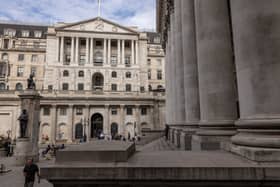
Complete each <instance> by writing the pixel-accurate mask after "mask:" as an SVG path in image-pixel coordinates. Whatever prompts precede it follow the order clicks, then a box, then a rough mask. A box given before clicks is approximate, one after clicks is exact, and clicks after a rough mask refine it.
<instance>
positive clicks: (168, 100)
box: [151, 30, 172, 125]
mask: <svg viewBox="0 0 280 187" xmlns="http://www.w3.org/2000/svg"><path fill="white" fill-rule="evenodd" d="M170 46H171V45H170V30H169V31H168V39H167V42H166V55H165V69H166V71H165V87H166V105H165V108H166V115H165V120H166V124H168V125H170V124H171V109H170V108H171V99H172V95H171V84H170V83H171V78H170V77H171V76H170V74H171V73H170V63H171V59H170V57H171V52H170V50H171V47H170ZM151 114H152V113H151Z"/></svg>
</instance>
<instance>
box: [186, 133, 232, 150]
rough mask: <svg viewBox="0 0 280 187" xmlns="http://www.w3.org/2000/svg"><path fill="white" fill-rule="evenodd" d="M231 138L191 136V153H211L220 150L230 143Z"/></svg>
mask: <svg viewBox="0 0 280 187" xmlns="http://www.w3.org/2000/svg"><path fill="white" fill-rule="evenodd" d="M230 137H231V136H200V135H193V136H192V142H191V146H192V150H193V151H213V150H221V149H222V148H223V145H224V144H226V143H227V142H230Z"/></svg>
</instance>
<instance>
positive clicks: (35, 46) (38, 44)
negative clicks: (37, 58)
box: [33, 41, 40, 49]
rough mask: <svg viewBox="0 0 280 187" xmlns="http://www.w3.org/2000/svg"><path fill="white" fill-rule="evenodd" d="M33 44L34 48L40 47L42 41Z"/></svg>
mask: <svg viewBox="0 0 280 187" xmlns="http://www.w3.org/2000/svg"><path fill="white" fill-rule="evenodd" d="M33 46H34V48H36V49H38V48H39V47H40V42H37V41H34V42H33Z"/></svg>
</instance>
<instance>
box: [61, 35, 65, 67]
mask: <svg viewBox="0 0 280 187" xmlns="http://www.w3.org/2000/svg"><path fill="white" fill-rule="evenodd" d="M63 61H64V37H63V36H62V37H61V43H60V62H62V63H63Z"/></svg>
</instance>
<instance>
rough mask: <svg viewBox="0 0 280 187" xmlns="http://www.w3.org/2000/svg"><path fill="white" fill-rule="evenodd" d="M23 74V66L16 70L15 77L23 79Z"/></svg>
mask: <svg viewBox="0 0 280 187" xmlns="http://www.w3.org/2000/svg"><path fill="white" fill-rule="evenodd" d="M23 73H24V67H23V66H19V67H18V68H17V76H18V77H23Z"/></svg>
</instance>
